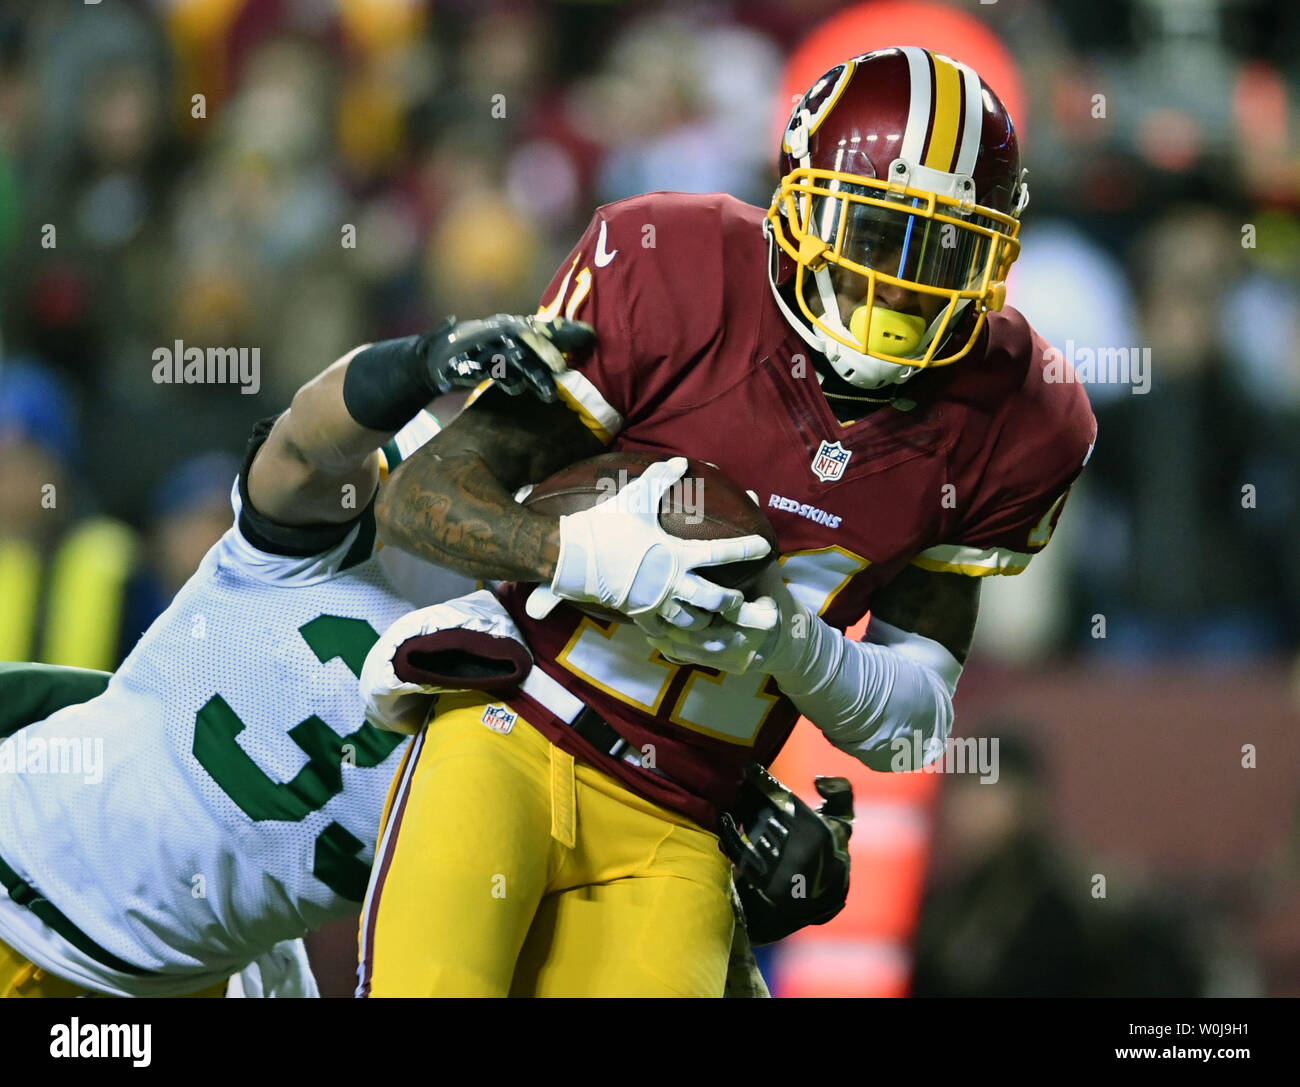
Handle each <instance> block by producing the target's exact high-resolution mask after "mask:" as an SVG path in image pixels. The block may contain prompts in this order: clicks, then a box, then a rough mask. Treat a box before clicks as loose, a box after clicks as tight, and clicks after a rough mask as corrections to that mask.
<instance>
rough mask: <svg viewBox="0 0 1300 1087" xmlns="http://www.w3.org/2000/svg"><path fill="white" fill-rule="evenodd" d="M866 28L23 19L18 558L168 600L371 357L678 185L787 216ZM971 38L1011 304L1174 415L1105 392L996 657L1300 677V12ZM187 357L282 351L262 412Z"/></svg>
mask: <svg viewBox="0 0 1300 1087" xmlns="http://www.w3.org/2000/svg"><path fill="white" fill-rule="evenodd" d="M891 4H892V6H895V7H897V6H898V4H897V2H896V0H888V2H886V3H883V4H881V5H878V6H879V7H883V8H888V7H890V6H891ZM845 6H846V5H844V4H839V3H833V2H828V0H786V2H776V0H771V2H758V3H743V4H742V3H731V4H727V3H706V4H700V3H655V4H634V3H629V4H611V3H549V4H547V3H528V2H522V0H518V2H505V3H478V2H471V0H459V2H447V3H441V2H440V3H436V4H423V3H418V2H415V0H334V2H328V0H314V2H300V0H170V2H168V3H165V4H164V3H162V2H161V0H159V2H155V3H148V2H145V0H139V2H136V3H125V2H119V3H114V4H103V5H81V4H72V5H49V4H39V3H36V2H34V0H32V2H23V0H19V2H16V3H10V4H7V5H6V6H5V8H4V11H3V14H0V260H2V261H3V265H2V266H3V269H4V274H3V281H2V282H3V291H2V294H0V307H2V308H0V333H2V334H3V337H4V350H5V356H4V357H5V363H4V371H3V376H2V377H0V382H2V384H0V388H2V389H4V390H5V391H4V393H3V396H2V398H0V402H2V403H3V404H4V405H6V407H5V412H6V415H5V418H4V426H5V430H4V432H3V433H4V435H5V437H4V445H3V448H2V449H0V458H3V461H2V462H0V463H3V465H4V468H5V476H6V478H7V479H10V481H11V483H10V485H9V486H7V487H6V489H5V491H3V492H0V494H3V495H4V496H5V503H6V504H5V507H4V508H3V509H0V514H2V519H0V524H3V526H4V532H5V534H6V535H18V536H22V535H24V534H26V533H29V532H33V531H34V532H36V533H37V535H40V534H41V533H48V532H50V531H54V528H53V527H52V524H53V522H56V521H57V522H59V523H60V525H61V526H63V527H66V526H67V524H69V523H71V521H75V520H76V519H79V518H84V517H86V516H88V515H90V514H92V513H94V514H101V515H105V516H107V517H111V518H113V519H115V520H116V521H118V522H121V523H123V524H124V525H126V526H129V527H132V528H134V529H136V530H143V531H145V532H146V533H148V535H147V537H146V538H145V540H144V546H145V550H144V551H142V552H141V554H145V553H147V552H154V553H156V556H155V557H156V559H157V562H158V563H159V564H160V569H159V571H158V578H157V580H158V581H159V583H160V587H159V589H158V594H161V597H160V598H161V599H165V596H166V593H167V592H168V591H169V590H170V589H171V588H174V578H175V577H177V576H180V574H181V573H182V572H183V570H184V568H185V566H186V564H187V563H188V562H189V559H190V556H189V554H188V553H182V554H168V553H167V548H168V547H169V546H173V545H175V546H181V547H183V546H184V544H183V543H178V542H177V541H180V540H184V538H185V532H183V531H180V532H177V531H171V530H170V529H169V527H168V519H169V518H175V517H178V516H189V513H190V511H189V508H188V507H189V502H188V501H180V500H178V499H177V498H176V497H175V496H176V493H177V492H176V484H177V479H178V478H179V477H177V476H175V475H174V474H173V475H171V476H169V473H175V472H178V471H181V470H183V469H184V470H189V469H190V468H191V467H192V466H191V465H189V464H187V462H189V461H191V460H192V459H193V458H195V457H199V456H204V455H208V454H211V453H215V452H217V451H222V452H225V453H226V454H230V455H233V454H237V453H238V452H239V449H240V445H241V443H242V440H243V435H244V434H246V432H247V426H248V423H249V422H250V421H251V420H252V419H254V418H256V417H258V416H260V415H264V414H268V413H269V412H271V411H273V410H275V409H276V408H277V407H278V406H280V405H282V404H283V403H284V402H285V401H286V400H287V398H288V397H289V396H290V395H291V393H292V391H293V390H294V389H295V388H296V387H297V386H298V385H299V384H300V383H301V382H302V381H303V380H304V379H305V378H307V377H308V376H310V375H311V374H312V373H313V372H315V371H316V370H318V369H320V368H321V367H322V366H323V365H324V364H326V363H327V362H329V361H330V360H332V359H333V358H335V357H337V356H338V355H339V354H341V353H342V352H343V351H344V350H346V349H347V348H348V347H350V346H352V345H354V344H356V343H358V342H362V341H364V340H369V339H377V338H381V337H385V336H390V335H396V334H404V333H407V332H410V331H413V330H417V329H421V328H424V327H427V326H428V325H430V324H431V323H432V322H434V321H435V320H437V319H438V318H440V317H441V316H443V315H445V314H447V313H459V314H462V315H470V314H483V313H488V312H500V311H524V312H531V311H532V310H533V309H534V308H535V306H536V303H537V300H538V295H539V293H540V290H541V288H542V286H543V285H544V284H545V282H546V281H547V279H548V278H549V277H550V274H551V272H552V271H553V269H554V268H555V266H556V264H557V263H558V261H559V260H560V259H561V258H562V256H563V254H564V253H565V252H566V251H567V249H568V248H569V246H570V245H571V244H572V242H573V241H574V239H575V238H576V236H577V235H578V233H580V231H581V229H582V226H583V224H584V223H585V222H586V220H587V218H588V217H589V216H590V214H591V211H592V209H593V208H594V207H595V206H597V205H598V204H601V203H605V202H608V201H611V200H615V199H619V198H621V197H623V196H627V195H631V194H634V193H638V192H642V191H648V190H653V189H679V190H688V191H711V190H720V191H728V192H731V193H733V194H735V195H737V196H739V197H741V198H743V199H746V200H749V201H752V202H755V203H759V204H766V202H767V200H768V198H769V196H770V193H771V189H772V185H773V181H774V174H773V159H774V139H775V131H776V124H775V122H776V120H777V119H778V118H779V117H780V115H781V112H782V109H783V106H782V104H781V102H780V101H778V99H779V97H780V94H779V92H778V88H779V87H780V86H781V83H782V70H783V65H784V63H785V58H786V57H787V55H788V54H789V53H790V51H791V50H792V49H793V48H794V47H796V46H797V45H798V43H799V42H800V40H801V39H802V38H804V37H805V35H806V34H807V33H808V31H809V30H810V29H812V28H814V27H815V26H816V25H817V24H818V23H819V22H820V21H821V20H823V19H825V18H826V17H829V16H834V15H837V14H839V13H841V12H842V10H843V8H844V7H845ZM932 6H933V5H932ZM956 6H958V7H965V8H967V9H969V5H956ZM994 7H996V10H994ZM976 14H977V15H979V16H980V17H982V18H983V19H984V21H985V23H986V24H987V25H988V26H989V27H990V28H991V29H992V30H993V31H994V32H995V33H996V34H997V35H998V36H999V37H1000V38H1001V39H1002V41H1003V43H1004V44H1005V46H1006V47H1007V48H1008V49H1009V51H1010V55H1011V56H1012V57H1013V58H1014V60H1015V63H1016V65H1017V66H1018V68H1019V72H1020V78H1021V80H1022V81H1023V88H1015V89H1014V91H1015V96H1019V97H1023V98H1024V100H1026V101H1027V102H1028V111H1027V113H1026V115H1025V116H1024V117H1022V118H1021V128H1022V133H1023V137H1024V141H1023V142H1024V146H1025V151H1026V159H1027V162H1028V164H1029V166H1030V170H1031V175H1030V176H1031V192H1032V198H1033V203H1032V205H1031V208H1030V211H1029V213H1028V217H1027V220H1026V227H1025V231H1024V241H1025V247H1024V255H1023V257H1022V259H1021V262H1020V264H1019V265H1018V267H1017V268H1016V269H1015V270H1014V271H1013V279H1012V282H1011V290H1010V298H1011V301H1012V304H1016V305H1018V306H1020V307H1021V308H1022V309H1023V310H1025V312H1026V313H1027V314H1028V315H1029V316H1030V318H1031V320H1032V321H1034V323H1035V324H1036V325H1037V326H1038V327H1039V328H1040V330H1041V331H1042V332H1043V333H1044V334H1045V335H1046V336H1047V337H1048V339H1049V340H1051V341H1052V342H1053V343H1054V344H1056V345H1057V346H1058V347H1060V348H1061V349H1062V350H1067V349H1068V347H1069V345H1071V344H1072V345H1075V346H1077V347H1079V348H1086V349H1091V350H1103V349H1109V348H1124V349H1128V348H1133V349H1134V350H1135V351H1137V350H1138V349H1141V348H1149V350H1150V360H1151V361H1150V375H1149V392H1146V393H1145V394H1142V393H1135V391H1134V388H1133V386H1132V384H1131V383H1130V384H1128V385H1126V384H1123V383H1121V382H1107V381H1102V380H1095V381H1094V382H1093V383H1092V385H1091V386H1090V390H1089V391H1090V393H1091V394H1092V397H1093V401H1094V404H1095V406H1096V411H1097V414H1098V416H1099V419H1100V434H1101V438H1100V441H1099V443H1098V446H1097V450H1096V454H1095V457H1094V460H1093V464H1092V467H1091V470H1090V471H1089V472H1088V473H1087V475H1086V476H1085V478H1084V481H1083V482H1082V483H1081V484H1080V486H1079V487H1078V488H1077V489H1076V494H1075V495H1074V496H1073V497H1072V499H1071V501H1070V503H1069V504H1068V507H1067V510H1068V512H1067V514H1066V516H1065V518H1064V525H1063V528H1062V529H1061V532H1060V534H1059V535H1060V542H1059V543H1058V545H1057V547H1055V548H1053V549H1051V550H1049V552H1048V553H1047V555H1045V556H1044V558H1043V559H1041V560H1040V561H1039V563H1036V564H1035V567H1041V571H1040V570H1039V569H1035V568H1031V572H1030V573H1029V574H1027V575H1026V576H1025V577H1024V578H1022V579H1014V580H1015V581H1019V582H1022V584H1020V585H1019V586H1016V587H1011V586H1010V585H1008V587H1007V591H1005V592H1000V593H998V594H988V595H989V596H990V597H996V598H997V599H993V600H992V601H991V603H990V606H989V609H988V612H987V614H986V619H985V630H984V634H983V638H982V644H983V645H985V646H987V647H988V649H989V651H990V652H994V653H1001V654H1003V655H1004V656H1007V657H1010V658H1012V659H1016V658H1025V657H1029V658H1033V657H1035V656H1041V655H1043V654H1044V653H1053V652H1059V651H1068V650H1071V649H1078V650H1083V651H1089V652H1112V653H1114V652H1119V653H1123V654H1124V655H1125V656H1126V657H1130V658H1131V657H1133V656H1134V655H1136V656H1138V657H1141V656H1143V655H1163V654H1170V653H1188V652H1191V653H1196V652H1202V651H1204V652H1214V653H1223V652H1240V653H1269V652H1276V651H1277V650H1279V649H1283V648H1289V647H1293V646H1294V645H1296V643H1297V640H1300V619H1298V618H1297V617H1300V572H1298V571H1297V567H1296V564H1295V563H1293V562H1291V561H1290V560H1289V554H1288V551H1289V549H1288V548H1287V547H1285V546H1280V543H1281V541H1283V540H1287V539H1292V540H1294V539H1296V538H1300V523H1298V522H1300V507H1298V506H1297V501H1296V496H1297V494H1300V480H1298V479H1297V474H1298V472H1300V467H1298V466H1300V456H1298V455H1297V453H1298V452H1300V450H1298V449H1297V435H1298V434H1300V429H1298V428H1297V427H1296V426H1295V425H1294V424H1295V422H1296V421H1297V417H1298V416H1300V303H1298V301H1297V297H1298V295H1300V292H1298V291H1297V280H1298V278H1300V271H1298V268H1297V262H1298V260H1300V257H1298V254H1300V245H1297V242H1298V241H1300V224H1298V222H1297V219H1296V214H1295V213H1296V210H1297V203H1300V154H1298V148H1300V120H1297V116H1298V114H1297V110H1298V107H1300V96H1298V95H1297V61H1296V57H1297V56H1300V51H1297V50H1296V49H1295V48H1294V46H1296V45H1297V44H1300V15H1298V14H1297V11H1296V9H1294V8H1288V7H1287V6H1286V5H1277V4H1269V3H1266V2H1262V0H1261V2H1254V0H1177V2H1174V0H1104V2H1100V3H1097V2H1091V0H1089V2H1087V3H1084V2H1082V0H1068V2H1059V3H1053V4H1031V3H1028V2H1021V0H1002V2H1001V3H999V4H997V5H996V6H993V5H989V6H988V10H985V9H984V8H981V9H980V10H979V11H978V12H977V13H976ZM923 22H924V20H921V23H922V24H923ZM908 25H912V26H916V27H917V29H918V30H920V24H918V23H917V21H916V20H915V19H913V21H912V23H910V24H908ZM920 37H924V34H923V33H921V34H920ZM879 44H882V43H880V42H876V41H856V40H855V41H845V42H844V44H843V50H844V52H846V53H848V52H852V51H857V50H862V49H866V48H870V47H872V46H875V45H879ZM1007 97H1013V95H1012V94H1011V93H1008V95H1007ZM178 340H179V341H181V342H183V343H184V344H189V345H194V344H197V345H220V346H224V347H258V348H260V350H261V358H262V363H263V375H262V379H261V386H260V390H259V391H258V392H257V394H256V395H247V394H246V393H244V392H241V390H240V389H239V388H238V387H236V386H234V385H230V386H225V387H220V386H212V385H199V386H184V385H167V384H158V383H156V382H155V381H154V380H153V379H152V372H153V361H152V353H153V352H154V351H155V349H157V348H158V347H159V346H170V345H172V344H173V343H174V342H175V341H178ZM1102 376H1104V375H1100V374H1099V375H1098V377H1102ZM33 383H36V384H33ZM37 385H39V387H40V390H41V391H39V392H37V391H35V390H36V387H37ZM56 390H57V391H56ZM24 405H26V406H24ZM47 417H57V418H47ZM24 436H25V437H26V438H28V439H29V440H28V441H27V442H26V443H25V446H26V447H24V443H23V442H21V441H20V440H19V439H20V438H22V437H24ZM32 447H35V448H32ZM33 458H36V461H37V463H36V464H33V463H32V460H33ZM43 461H48V462H50V463H49V464H48V466H47V465H45V464H43V463H42V462H43ZM56 476H57V477H60V478H61V479H62V480H63V485H62V486H61V487H59V489H58V501H57V509H58V511H59V516H58V517H50V516H45V514H46V513H48V512H49V511H48V510H46V509H42V510H40V511H39V512H40V514H41V516H39V517H36V518H35V522H36V523H37V524H39V525H47V523H48V524H49V525H50V526H51V527H46V528H44V529H38V528H35V527H34V526H33V525H32V523H31V522H32V521H33V512H32V510H31V508H30V507H31V503H30V502H27V500H26V498H25V497H24V496H25V495H26V494H27V492H26V490H25V489H24V488H23V487H21V486H18V487H16V488H15V486H14V484H13V481H14V480H18V481H23V480H31V479H34V478H37V479H41V480H42V481H44V480H46V479H49V480H53V479H55V477H56ZM11 492H16V493H14V494H12V495H11ZM168 495H170V496H171V497H167V496H168ZM178 501H179V503H180V504H179V506H178V505H177V502H178ZM215 524H216V521H215V520H214V521H213V526H215ZM43 542H45V543H48V541H43ZM1049 556H1050V557H1049ZM168 568H170V569H168ZM1010 580H1012V579H1009V581H1010ZM999 588H1000V589H1002V588H1003V587H1002V586H999ZM155 595H157V594H155ZM128 611H130V614H131V621H132V622H133V623H135V622H136V620H137V619H138V618H139V617H140V615H144V614H147V612H148V607H147V606H143V610H142V611H136V610H131V609H128ZM1097 615H1101V616H1104V617H1105V620H1106V621H1105V624H1104V626H1105V637H1104V638H1102V637H1099V636H1098V632H1097V629H1096V626H1097V625H1096V623H1095V622H1094V619H1095V617H1096V616H1097ZM137 629H138V626H137ZM123 643H124V644H129V636H125V637H124V639H123Z"/></svg>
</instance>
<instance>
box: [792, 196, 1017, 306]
mask: <svg viewBox="0 0 1300 1087" xmlns="http://www.w3.org/2000/svg"><path fill="white" fill-rule="evenodd" d="M829 187H830V188H832V189H835V190H836V191H837V195H834V196H814V197H812V211H811V216H810V218H809V221H808V232H809V233H810V234H815V235H816V236H817V237H819V238H821V240H822V241H824V242H826V243H827V244H828V245H830V246H831V251H832V253H834V254H835V257H836V258H838V259H839V260H842V261H848V262H851V263H853V264H858V265H861V266H862V267H863V268H868V269H870V270H871V271H874V272H882V273H884V274H885V275H889V276H894V277H895V278H897V279H901V280H905V281H908V282H911V283H916V284H919V285H921V286H924V287H937V288H939V289H941V290H948V291H951V290H956V291H970V290H978V289H979V288H980V286H981V284H982V281H983V278H984V272H985V269H986V268H987V266H988V263H989V254H990V252H991V250H992V246H993V244H994V243H993V238H992V236H991V235H992V232H994V231H997V230H999V229H1000V228H999V226H998V224H997V223H996V222H994V221H993V220H991V219H987V218H985V217H984V216H981V215H979V214H977V213H975V212H973V211H971V212H963V211H961V210H959V209H957V208H951V207H946V208H944V214H945V216H946V217H948V218H950V219H954V220H958V221H959V222H937V221H935V220H933V219H931V218H928V217H927V216H926V215H925V214H923V213H917V212H916V211H914V210H913V209H921V212H924V211H926V210H927V208H926V204H927V201H923V200H921V199H920V198H917V197H909V196H904V195H901V194H898V193H886V192H880V191H875V190H869V189H867V188H866V187H864V186H861V185H846V184H842V183H840V182H838V181H833V182H831V184H830V186H829ZM839 193H843V194H845V195H838V194H839ZM848 194H855V195H859V196H865V197H867V198H868V199H870V200H871V203H865V202H862V201H859V200H850V199H847V198H846V196H847V195H848ZM959 223H960V224H961V225H959ZM967 224H969V225H967ZM986 231H987V232H988V233H986Z"/></svg>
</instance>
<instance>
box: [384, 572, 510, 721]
mask: <svg viewBox="0 0 1300 1087" xmlns="http://www.w3.org/2000/svg"><path fill="white" fill-rule="evenodd" d="M452 629H460V630H468V631H474V632H476V633H479V634H486V635H489V636H490V637H494V638H509V639H512V640H514V641H516V642H518V643H519V644H520V646H522V647H523V648H524V651H525V652H526V651H527V643H526V642H525V641H524V636H523V635H522V634H521V633H520V632H519V628H518V627H517V626H515V622H514V620H513V619H511V618H510V615H509V613H508V612H507V611H506V609H505V608H503V607H502V606H501V604H500V602H499V601H498V600H497V598H496V597H495V596H494V595H493V594H492V593H491V592H489V591H488V590H487V589H479V590H478V591H477V592H472V593H467V594H466V595H465V596H461V597H457V598H456V599H454V600H448V601H445V602H444V603H442V604H434V605H433V606H432V607H429V608H420V609H418V610H416V611H412V612H407V613H406V614H405V615H403V616H402V617H401V618H400V619H398V620H397V621H396V622H395V623H393V625H392V626H390V627H389V628H388V629H387V630H385V631H384V633H383V634H381V635H380V636H379V640H378V641H377V642H375V644H374V645H373V646H372V647H371V650H370V652H369V653H368V654H367V655H366V663H365V664H364V665H362V668H361V681H360V682H361V699H362V702H363V703H364V704H365V708H366V720H368V721H369V722H370V723H371V724H372V725H374V726H375V727H376V728H382V729H384V730H385V731H387V732H398V733H401V734H402V735H404V736H414V735H415V734H416V733H417V732H419V731H420V729H421V728H423V727H424V722H425V720H426V719H427V718H428V716H429V711H430V710H431V709H432V708H433V702H434V699H435V698H436V696H437V695H439V694H442V693H443V692H445V691H449V690H465V689H468V687H467V686H466V687H435V686H431V685H428V684H423V683H406V682H403V681H402V680H400V679H398V678H397V673H396V672H395V671H394V669H393V658H394V656H396V654H397V650H398V649H399V648H400V647H401V645H402V643H403V642H405V641H407V640H408V639H410V638H417V637H420V636H422V635H426V634H434V633H437V632H438V631H443V630H452Z"/></svg>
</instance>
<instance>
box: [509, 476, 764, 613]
mask: <svg viewBox="0 0 1300 1087" xmlns="http://www.w3.org/2000/svg"><path fill="white" fill-rule="evenodd" d="M686 466H687V462H686V458H685V457H673V458H672V459H671V460H666V461H658V462H657V463H655V464H652V465H651V466H650V467H649V468H647V469H646V470H645V472H643V473H642V474H641V475H640V476H639V477H638V478H637V479H635V480H633V481H632V482H631V483H629V484H628V485H627V486H625V487H624V488H623V489H622V490H621V491H619V492H618V494H616V495H614V496H612V497H610V498H607V499H606V500H605V501H603V502H600V503H598V504H597V505H595V506H592V507H591V508H590V509H587V510H583V511H582V512H581V513H574V514H569V515H567V516H564V517H561V518H560V555H559V559H558V561H557V562H556V564H555V575H554V577H553V578H552V579H551V584H550V586H549V589H548V588H547V587H545V586H542V587H539V588H538V589H537V590H535V591H534V592H533V594H532V595H531V596H530V597H529V598H528V605H527V611H528V614H529V615H530V616H532V617H533V618H534V619H542V618H545V616H547V615H549V614H550V612H551V609H552V608H554V607H555V605H556V603H557V602H558V601H559V600H573V601H577V602H581V603H586V604H599V605H601V606H602V607H606V608H610V609H612V610H614V611H620V612H623V613H624V614H625V615H630V616H636V615H642V614H645V613H648V612H652V611H656V610H657V609H659V608H661V607H662V606H664V605H666V604H670V602H675V601H681V602H684V603H686V604H690V605H692V606H694V607H696V608H699V609H701V610H703V611H709V612H721V611H726V610H731V609H736V608H739V607H740V605H741V604H742V603H743V601H744V597H743V595H742V594H741V592H740V591H739V590H738V589H724V588H722V587H721V586H718V585H715V584H713V582H711V581H707V580H705V579H704V578H702V577H700V576H699V575H698V574H696V573H694V572H693V571H694V570H695V568H696V567H700V566H716V565H718V564H719V563H726V562H741V561H744V560H746V559H757V558H762V557H763V556H764V555H766V554H767V553H768V551H769V550H770V547H769V545H768V542H767V541H766V540H765V539H763V537H761V536H736V537H731V538H729V539H723V540H683V539H680V538H678V537H676V536H673V535H670V534H669V533H667V532H665V531H664V529H663V527H662V526H661V525H660V524H659V504H660V501H661V500H662V499H663V496H664V495H665V494H666V493H667V492H668V490H669V488H670V487H672V485H673V484H674V483H676V482H677V481H678V480H679V479H681V478H682V476H683V475H684V474H685V472H686ZM678 610H679V609H678Z"/></svg>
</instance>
